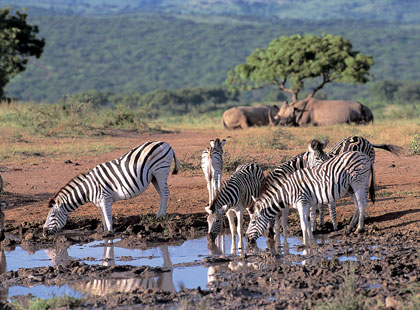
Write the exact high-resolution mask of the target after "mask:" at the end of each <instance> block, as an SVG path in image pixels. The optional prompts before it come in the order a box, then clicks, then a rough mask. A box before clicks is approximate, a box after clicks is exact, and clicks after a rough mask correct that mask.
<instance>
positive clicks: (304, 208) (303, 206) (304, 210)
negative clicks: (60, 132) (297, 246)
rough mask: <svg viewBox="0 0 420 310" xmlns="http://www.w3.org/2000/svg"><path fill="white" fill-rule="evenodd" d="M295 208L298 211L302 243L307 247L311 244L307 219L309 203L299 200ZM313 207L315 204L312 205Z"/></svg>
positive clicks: (309, 224)
mask: <svg viewBox="0 0 420 310" xmlns="http://www.w3.org/2000/svg"><path fill="white" fill-rule="evenodd" d="M296 208H297V209H298V211H299V218H300V226H301V228H302V235H303V244H304V245H305V246H307V247H309V246H310V245H311V242H312V239H313V235H312V230H311V223H310V221H309V213H310V211H309V208H310V206H309V204H307V203H304V202H302V201H299V202H298V203H297V204H296ZM313 208H315V206H313Z"/></svg>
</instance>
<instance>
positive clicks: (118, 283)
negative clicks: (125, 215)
mask: <svg viewBox="0 0 420 310" xmlns="http://www.w3.org/2000/svg"><path fill="white" fill-rule="evenodd" d="M159 249H160V251H161V253H162V257H163V267H167V268H168V269H169V271H167V272H162V273H160V274H159V275H158V276H156V277H152V278H143V279H142V278H126V279H117V278H115V279H92V280H89V281H86V282H82V283H77V284H75V285H70V286H72V287H73V288H74V289H75V290H77V291H79V292H82V293H87V294H89V295H95V296H106V295H107V294H111V293H113V292H122V293H125V292H132V291H133V290H135V289H142V290H143V289H160V290H163V291H170V292H174V291H175V285H174V283H173V271H172V268H171V267H172V262H171V259H170V256H169V251H168V246H167V245H161V246H159ZM46 252H47V255H48V257H49V258H50V259H51V262H52V264H53V265H65V264H66V263H67V262H69V260H71V257H70V256H69V255H68V251H67V248H55V249H52V248H50V249H46ZM101 265H102V266H114V265H115V256H114V245H113V241H112V239H110V240H106V241H105V246H104V256H103V259H102V262H101Z"/></svg>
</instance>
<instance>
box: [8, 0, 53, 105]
mask: <svg viewBox="0 0 420 310" xmlns="http://www.w3.org/2000/svg"><path fill="white" fill-rule="evenodd" d="M26 18H27V14H25V13H21V12H19V11H16V13H15V15H12V14H11V13H10V8H6V9H0V98H3V97H4V87H5V86H6V84H7V83H8V82H9V81H10V79H11V78H13V77H14V76H16V75H17V74H19V73H20V72H22V71H24V70H25V69H26V65H27V63H28V58H29V57H30V56H35V57H37V58H39V57H40V56H41V54H42V52H43V49H44V45H45V39H43V38H42V39H38V38H37V37H36V34H37V33H38V32H39V30H38V26H36V25H34V26H31V25H29V24H28V23H27V22H26Z"/></svg>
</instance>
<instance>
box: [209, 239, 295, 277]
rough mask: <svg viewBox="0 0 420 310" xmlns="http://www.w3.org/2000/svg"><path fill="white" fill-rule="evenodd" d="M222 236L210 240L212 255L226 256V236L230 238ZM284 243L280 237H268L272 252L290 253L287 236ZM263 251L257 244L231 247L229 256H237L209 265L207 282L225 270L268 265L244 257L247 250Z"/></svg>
mask: <svg viewBox="0 0 420 310" xmlns="http://www.w3.org/2000/svg"><path fill="white" fill-rule="evenodd" d="M219 237H221V239H220V242H208V243H207V248H208V250H209V256H210V257H220V258H226V252H225V249H226V244H225V239H226V238H225V237H227V239H228V240H229V237H228V236H225V235H224V234H221V235H219ZM282 240H283V244H281V239H280V238H276V239H273V238H267V241H266V245H267V249H268V250H270V251H271V252H272V253H276V254H280V255H282V256H283V257H284V256H286V255H289V254H290V252H289V243H288V242H287V237H284V238H283V239H282ZM260 251H263V250H262V249H260V248H258V246H257V245H256V244H253V245H252V247H248V248H247V249H246V250H245V249H238V250H237V248H236V247H235V246H231V248H230V255H228V256H231V257H232V256H236V257H235V259H234V260H231V261H229V263H221V264H214V265H211V266H209V267H208V269H207V283H208V284H210V283H211V282H213V281H215V280H216V279H217V274H220V273H225V272H240V271H244V270H261V269H264V268H266V267H267V265H268V264H267V263H261V262H260V263H258V262H249V263H248V262H246V261H245V258H244V257H243V256H244V255H243V254H245V252H248V254H249V253H251V252H253V253H255V252H260Z"/></svg>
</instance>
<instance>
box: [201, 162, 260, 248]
mask: <svg viewBox="0 0 420 310" xmlns="http://www.w3.org/2000/svg"><path fill="white" fill-rule="evenodd" d="M264 182H265V177H264V172H263V170H262V169H261V168H260V167H259V166H258V165H257V164H245V165H241V166H240V167H238V168H237V170H236V171H235V173H234V174H233V175H232V176H231V177H230V178H229V179H228V180H227V181H225V182H224V183H223V185H222V186H221V188H220V190H219V191H218V192H217V195H216V197H215V199H214V200H213V201H212V203H211V204H210V205H209V206H207V207H206V211H207V212H208V214H209V215H208V216H207V222H208V224H209V238H210V239H211V240H212V241H214V240H215V239H216V237H217V235H218V234H219V233H220V230H221V227H222V225H221V223H222V221H223V216H224V215H225V214H226V215H227V217H228V220H229V225H230V231H231V234H232V247H234V246H235V244H236V242H235V240H236V239H235V230H236V227H235V226H236V225H235V219H234V215H235V214H236V216H237V218H238V227H237V233H238V235H239V244H238V246H239V248H242V247H243V242H242V226H243V210H244V208H248V207H249V206H250V205H251V204H252V197H258V196H259V195H260V193H261V191H262V189H263V187H264Z"/></svg>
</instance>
